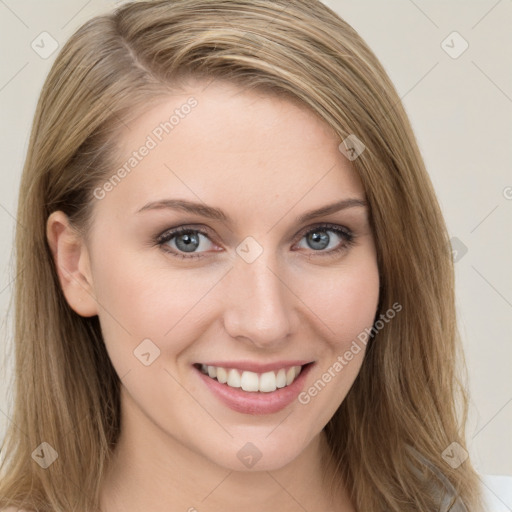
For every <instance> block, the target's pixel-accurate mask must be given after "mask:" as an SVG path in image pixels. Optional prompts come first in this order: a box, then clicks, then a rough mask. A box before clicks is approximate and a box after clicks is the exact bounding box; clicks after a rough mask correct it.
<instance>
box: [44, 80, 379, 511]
mask: <svg viewBox="0 0 512 512" xmlns="http://www.w3.org/2000/svg"><path fill="white" fill-rule="evenodd" d="M190 96H193V97H194V98H196V100H197V101H198V105H197V106H196V107H195V108H194V109H192V111H191V112H190V114H189V115H187V116H185V117H184V118H183V119H181V120H180V122H179V124H178V125H177V126H175V128H174V129H173V131H172V132H171V133H170V134H168V135H165V136H164V137H163V140H162V141H161V142H160V143H159V144H158V146H157V147H156V148H154V149H152V150H151V151H150V152H149V154H148V155H147V156H146V157H145V158H143V159H142V160H141V161H140V162H139V163H138V165H137V166H136V167H135V168H134V169H133V170H132V171H131V173H130V174H128V175H127V176H126V177H125V178H124V179H123V180H122V181H121V183H119V184H118V185H117V186H115V187H114V188H113V189H112V190H111V191H109V192H108V193H106V194H105V197H104V198H103V199H101V200H95V202H94V204H93V205H92V207H93V212H94V216H93V224H92V228H91V230H90V232H89V233H88V234H87V237H86V238H82V237H80V235H78V233H77V232H76V231H75V230H74V229H73V228H72V227H71V226H70V225H69V223H68V221H67V218H66V216H65V215H64V214H63V213H62V212H55V213H53V214H52V215H51V216H50V218H49V219H48V226H47V233H48V240H49V243H50V246H51V248H52V251H53V254H54V258H55V262H56V266H57V269H58V272H59V277H60V281H61V284H62V288H63V291H64V294H65V296H66V299H67V301H68V302H69V304H70V306H71V307H72V308H73V309H74V310H75V311H76V312H77V313H78V314H80V315H83V316H92V315H99V318H100V322H101V327H102V331H103V335H104V339H105V344H106V347H107V350H108V353H109V356H110V358H111V360H112V363H113V365H114V367H115V369H116V371H117V373H118V375H119V376H120V377H121V381H122V387H121V403H122V406H121V409H122V430H121V438H120V442H119V445H118V447H117V449H116V452H115V457H114V459H113V463H112V465H111V467H110V469H109V472H108V475H107V476H106V478H105V480H104V482H103V485H102V493H101V509H102V511H103V512H105V511H108V512H110V511H118V510H123V511H128V512H130V511H137V510H152V511H153V512H160V511H162V512H163V511H165V512H168V511H169V510H171V509H172V510H183V511H186V510H194V509H195V510H198V511H201V512H202V511H213V510H223V511H225V510H227V511H231V510H233V511H234V510H237V511H238V510H244V511H256V510H269V511H272V510H276V511H277V510H279V511H280V512H281V511H283V510H303V509H306V510H308V511H316V510H318V511H320V510H322V511H325V510H342V511H351V510H355V509H354V508H353V504H352V503H351V502H350V500H349V498H348V495H347V492H346V489H345V488H344V487H343V486H342V487H341V488H340V491H339V492H336V493H334V496H332V497H330V496H329V495H328V490H327V487H326V481H325V479H323V478H322V476H321V469H322V468H323V467H325V465H326V462H325V457H326V456H327V452H328V450H327V445H326V440H325V437H324V434H323V431H322V429H323V427H324V426H325V424H326V423H327V422H328V421H329V419H330V418H331V417H332V415H333V414H334V412H335V411H336V409H337V408H338V407H339V405H340V404H341V402H342V401H343V399H344V398H345V396H346V394H347V392H348V391H349V389H350V387H351V385H352V384H353V382H354V380H355V378H356V376H357V374H358V372H359V369H360V367H361V364H362V361H363V356H364V346H363V347H362V348H363V350H361V351H360V352H359V353H358V354H356V355H354V357H353V359H352V360H351V361H350V362H349V363H348V364H347V365H346V366H345V367H344V368H343V370H342V371H341V372H339V373H338V374H336V377H335V378H333V379H332V382H330V383H328V384H327V385H326V386H325V387H324V389H323V390H322V391H321V392H319V393H318V394H317V396H315V397H313V398H312V399H311V400H310V402H309V403H308V404H301V403H299V402H298V401H297V400H295V401H294V402H293V403H292V404H291V405H290V406H288V407H286V408H285V409H284V410H282V411H279V412H277V413H273V414H265V415H257V416H256V415H251V414H243V413H240V412H235V411H233V410H231V409H229V408H228V407H226V406H225V405H224V404H222V403H221V402H220V401H218V400H217V398H216V397H215V396H213V395H212V393H211V392H210V390H209V389H208V388H207V387H206V386H205V385H204V383H203V382H202V380H201V379H200V378H199V377H198V373H197V371H196V370H194V369H193V368H192V365H193V364H194V363H196V362H201V361H208V360H228V361H229V360H231V361H232V360H250V361H257V362H261V363H263V362H267V361H276V360H295V359H304V360H308V361H315V363H316V364H315V365H314V366H313V368H312V369H311V371H310V373H309V374H308V375H307V381H306V383H305V385H304V389H307V388H309V387H310V386H312V385H313V383H314V382H315V381H317V380H318V379H319V378H320V377H321V375H322V374H323V373H324V372H325V371H327V369H328V368H329V367H332V365H333V363H334V362H335V361H336V360H337V357H338V356H340V355H343V354H344V353H345V352H346V351H347V350H348V349H349V347H350V345H351V343H352V341H353V340H354V339H355V338H356V337H357V335H358V334H359V333H361V332H362V331H363V330H364V329H365V328H370V327H371V326H372V324H373V320H374V317H375V314H376V310H377V304H378V295H379V275H378V268H377V257H376V250H375V245H374V238H373V234H372V232H371V228H370V224H369V217H368V210H367V208H366V207H364V206H363V207H361V206H356V207H351V208H346V209H344V210H341V211H338V212H336V213H331V214H327V215H323V216H322V217H319V218H317V219H314V220H311V221H308V222H305V223H301V222H298V221H297V217H298V216H299V215H301V214H304V213H305V212H307V211H309V210H312V209H317V208H320V207H321V206H324V205H328V204H331V203H333V202H336V201H339V200H340V199H345V198H358V199H361V200H364V199H365V194H364V188H363V186H362V183H361V181H360V179H359V177H358V176H357V174H356V172H355V170H354V169H353V168H352V166H351V162H350V161H349V160H348V159H346V158H345V156H344V155H343V154H342V153H341V152H340V151H339V150H338V145H339V143H340V140H339V138H338V137H337V136H336V134H335V133H334V132H333V130H332V129H331V128H330V127H329V126H328V125H327V124H326V123H325V122H324V121H323V120H321V119H319V118H318V117H317V116H316V115H315V114H313V113H312V112H311V111H309V110H307V109H306V108H304V107H302V106H301V105H299V104H297V103H295V102H291V101H288V100H284V99H282V98H277V97H273V96H269V95H264V94H261V93H256V92H254V91H252V92H247V91H241V90H240V89H238V88H237V87H236V86H234V85H231V84H228V83H222V82H219V81H216V82H214V83H213V84H211V85H209V86H208V87H206V85H205V84H204V83H200V82H198V83H193V82H189V83H188V84H187V86H186V87H185V88H184V89H182V90H180V91H179V92H178V93H177V94H173V95H169V96H168V97H166V98H165V99H164V100H163V101H162V103H160V104H159V105H157V106H153V107H151V108H150V109H149V110H148V111H147V112H145V113H144V114H142V115H141V116H140V117H138V118H137V120H136V121H135V122H133V123H132V124H131V125H130V126H129V129H126V130H125V131H124V132H123V133H120V134H119V147H120V159H119V165H120V166H122V165H123V163H124V162H125V161H126V160H127V158H128V157H129V156H130V155H131V153H132V152H133V151H134V150H137V149H138V148H139V147H140V146H141V145H142V144H143V143H144V141H145V140H146V138H147V136H148V135H149V134H151V133H152V130H154V128H155V127H156V126H158V125H159V123H160V122H162V121H163V120H165V119H168V118H169V115H170V113H172V111H173V110H174V109H175V108H178V107H180V105H182V104H183V103H185V102H186V100H187V98H189V97H190ZM113 172H115V170H113ZM100 186H101V184H100ZM170 198H179V199H187V200H191V201H196V202H203V203H205V204H207V205H209V206H214V207H217V208H220V209H222V210H223V211H224V212H225V213H226V215H229V217H230V218H231V219H232V224H228V223H226V222H223V221H220V220H212V219H209V218H205V217H203V216H201V215H198V214H190V213H185V212H183V211H178V210H173V209H168V208H161V209H148V210H146V211H143V212H139V213H137V212H138V211H139V210H140V209H141V208H142V207H143V206H144V205H146V204H148V203H150V202H154V201H159V200H163V199H170ZM323 222H328V223H332V224H335V225H337V226H340V227H346V228H348V229H349V230H350V231H351V232H352V233H353V234H354V235H355V239H354V244H353V245H352V246H347V245H346V244H345V239H344V238H343V237H342V236H340V235H337V234H336V233H335V232H332V231H329V230H328V229H327V230H326V229H325V228H324V229H323V230H322V231H320V233H323V234H324V235H325V234H327V235H328V236H329V240H330V241H329V246H328V247H327V248H323V249H318V248H315V247H318V246H315V245H313V246H311V245H310V243H311V242H310V243H309V244H308V236H307V233H308V231H310V229H311V228H312V227H315V226H317V225H318V224H319V223H323ZM183 225H186V226H187V227H192V228H196V229H197V228H199V229H205V230H206V231H207V232H208V236H207V237H202V236H201V237H200V240H201V242H200V244H201V245H200V246H199V247H198V248H197V249H196V252H195V253H193V254H196V255H197V254H199V256H200V257H198V258H191V259H188V260H187V259H180V258H178V257H175V256H173V255H172V254H171V252H172V250H174V251H175V252H177V253H180V252H181V254H185V255H188V254H190V253H187V252H184V251H183V250H182V251H180V250H179V248H178V246H177V245H176V242H177V239H176V238H175V239H174V240H173V241H169V242H167V243H166V245H163V246H159V245H158V244H157V243H155V242H154V238H155V237H156V236H158V235H159V234H161V233H162V232H164V231H166V230H169V229H170V228H174V227H178V226H183ZM191 225H192V226H191ZM313 231H314V230H313ZM247 236H251V237H253V238H254V239H255V240H256V241H257V242H258V244H259V245H260V246H261V247H262V249H263V252H262V254H261V255H260V256H259V257H258V258H256V259H255V260H254V261H253V262H252V263H247V262H246V261H245V260H244V259H242V258H241V257H240V256H239V255H238V253H237V252H236V249H237V247H238V246H239V244H240V243H241V242H242V241H243V240H244V239H245V238H246V237H247ZM181 240H182V238H181ZM179 247H183V244H181V245H180V246H179ZM337 247H342V248H343V249H342V250H341V251H340V252H339V253H337V254H334V253H331V255H330V256H329V255H328V252H329V251H330V250H332V249H334V248H337ZM164 248H167V249H168V251H167V252H166V251H165V249H164ZM169 251H171V252H169ZM147 338H149V339H150V340H151V341H152V343H154V344H155V345H156V346H157V347H158V348H159V350H160V355H159V357H157V358H156V359H155V360H154V361H153V362H152V363H151V364H150V365H149V366H146V365H144V364H142V363H141V362H140V361H139V360H138V359H137V358H136V357H135V356H134V353H133V351H134V350H135V349H136V347H137V346H138V345H139V344H140V343H141V341H142V340H144V339H147ZM247 442H251V443H252V444H254V445H255V446H256V447H257V448H258V450H259V451H260V452H261V454H262V457H261V459H260V460H259V461H258V462H257V463H256V464H255V465H254V466H253V467H252V468H247V467H245V466H244V465H243V464H242V463H241V462H240V460H239V459H238V458H237V453H238V451H239V450H240V449H241V448H242V447H243V446H244V445H245V444H246V443H247ZM330 471H331V470H330Z"/></svg>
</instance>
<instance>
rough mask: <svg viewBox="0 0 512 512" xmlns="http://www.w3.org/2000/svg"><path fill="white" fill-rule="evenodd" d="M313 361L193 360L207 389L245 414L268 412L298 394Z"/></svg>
mask: <svg viewBox="0 0 512 512" xmlns="http://www.w3.org/2000/svg"><path fill="white" fill-rule="evenodd" d="M314 364H315V363H314V362H309V363H308V362H306V363H305V362H303V361H293V362H287V363H278V364H273V365H252V364H250V363H229V366H233V367H229V366H228V363H224V365H222V364H221V363H217V364H213V363H212V364H202V363H196V364H194V365H193V367H194V368H195V370H196V372H197V375H198V377H199V378H200V379H201V380H202V381H203V383H204V384H206V386H207V388H208V389H209V390H210V392H211V393H212V394H213V395H214V396H216V398H217V399H218V400H220V402H221V403H222V404H224V405H227V406H228V407H229V408H230V409H232V410H234V411H237V412H241V413H244V414H271V413H275V412H278V411H280V410H282V409H284V408H285V407H287V406H288V405H290V404H291V403H292V402H293V401H294V400H295V399H296V398H297V396H298V395H299V393H300V391H301V390H302V388H303V387H304V382H305V379H306V376H307V374H308V373H309V371H310V369H311V367H312V366H313V365H314ZM249 368H250V369H249ZM254 370H259V371H254Z"/></svg>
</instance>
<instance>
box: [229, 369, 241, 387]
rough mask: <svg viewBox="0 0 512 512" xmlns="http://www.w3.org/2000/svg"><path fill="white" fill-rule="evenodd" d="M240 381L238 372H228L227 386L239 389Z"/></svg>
mask: <svg viewBox="0 0 512 512" xmlns="http://www.w3.org/2000/svg"><path fill="white" fill-rule="evenodd" d="M241 380H242V379H241V378H240V373H239V371H238V370H229V371H228V386H231V387H232V388H239V387H240V386H241V385H242V383H241V382H240V381H241Z"/></svg>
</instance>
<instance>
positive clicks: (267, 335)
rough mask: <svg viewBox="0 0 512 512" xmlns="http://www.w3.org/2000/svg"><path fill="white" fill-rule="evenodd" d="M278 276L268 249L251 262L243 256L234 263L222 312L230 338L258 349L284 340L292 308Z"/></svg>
mask: <svg viewBox="0 0 512 512" xmlns="http://www.w3.org/2000/svg"><path fill="white" fill-rule="evenodd" d="M240 246H241V247H243V246H242V244H240ZM239 248H240V247H239ZM253 256H254V254H253ZM280 273H281V271H280V270H279V265H278V263H277V259H276V257H275V253H274V252H272V251H270V249H267V250H263V251H261V252H260V254H259V255H258V256H257V257H256V258H255V259H254V260H252V261H251V259H250V258H249V259H244V257H243V253H242V256H240V257H237V258H236V259H235V263H234V268H233V270H232V271H231V272H230V274H231V276H230V280H229V290H228V299H227V306H226V309H225V311H224V314H225V326H226V329H227V330H228V332H229V334H230V335H231V336H232V337H237V336H242V337H245V338H248V339H250V340H251V341H252V342H253V343H254V344H257V345H260V346H263V345H269V344H275V343H278V342H280V341H282V340H283V339H284V338H286V336H287V335H288V333H289V330H290V313H291V305H292V304H291V301H290V293H289V290H287V287H286V285H285V279H284V276H281V275H280ZM283 281H284V282H283Z"/></svg>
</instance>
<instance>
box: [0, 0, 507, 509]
mask: <svg viewBox="0 0 512 512" xmlns="http://www.w3.org/2000/svg"><path fill="white" fill-rule="evenodd" d="M120 3H121V2H117V4H120ZM325 3H326V4H327V5H329V6H330V7H331V8H333V9H334V10H335V11H337V12H338V13H339V14H340V15H341V16H342V17H343V18H344V19H345V20H346V21H348V22H349V23H350V24H351V25H352V26H353V27H354V28H355V29H356V30H357V31H358V32H359V33H360V34H361V36H362V37H363V38H364V39H365V40H366V42H367V43H368V44H369V46H370V47H371V48H372V49H373V51H374V52H375V53H376V55H377V57H378V58H379V59H380V60H381V62H382V63H383V65H384V67H385V68H386V70H387V72H388V73H389V75H390V77H391V79H392V80H393V82H394V83H395V85H396V87H397V90H398V92H399V94H400V96H401V97H402V99H403V102H404V104H405V107H406V110H407V112H408V114H409V116H410V118H411V121H412V125H413V128H414V130H415V132H416V136H417V138H418V141H419V145H420V149H421V152H422V154H423V157H424V159H425V162H426V165H427V169H428V170H429V173H430V176H431V178H432V181H433V183H434V187H435V189H436V191H437V194H438V197H439V200H440V203H441V206H442V209H443V212H444V215H445V218H446V221H447V224H448V228H449V231H450V234H451V236H452V237H456V238H457V239H458V240H457V241H455V242H454V246H456V247H458V248H459V249H460V248H463V249H464V247H465V248H467V252H466V253H465V254H462V252H460V251H459V253H458V258H460V259H459V260H458V261H457V263H456V278H457V306H458V311H459V326H460V329H461V334H462V337H463V341H464V346H465V351H466V357H467V361H468V366H469V373H470V383H469V384H470V392H471V412H470V421H469V423H468V446H469V451H470V454H471V456H472V460H473V463H474V465H475V466H476V468H477V470H478V471H479V472H480V473H481V474H482V475H484V474H485V475H512V439H511V438H512V436H511V427H510V426H511V425H512V379H511V377H510V375H511V371H510V367H511V363H512V344H511V322H510V319H511V317H512V315H511V313H512V271H511V265H510V264H511V258H510V256H511V255H512V241H511V240H512V237H511V226H512V173H511V169H512V166H511V164H512V137H511V135H512V70H511V64H510V63H511V62H512V30H511V29H512V0H499V1H496V0H485V1H484V0H479V1H463V0H459V1H456V0H445V1H434V0H423V1H421V0H414V1H413V0H392V1H386V2H383V1H377V0H373V1H370V0H360V1H355V0H350V1H345V0H331V1H326V2H325ZM115 4H116V2H113V1H106V0H103V1H102V0H89V1H86V0H67V1H64V0H46V1H44V2H36V1H35V0H34V1H29V0H17V1H15V0H0V26H1V30H0V38H1V41H0V44H1V48H2V49H3V52H2V64H1V70H0V106H1V112H2V123H1V132H0V144H1V155H2V165H1V169H2V170H1V174H0V185H1V186H0V236H1V238H2V244H1V246H0V268H1V273H0V313H2V318H4V321H3V323H2V344H3V346H4V347H5V350H2V351H1V353H0V356H2V359H3V358H5V360H1V361H0V362H1V370H0V390H1V396H0V411H1V414H0V427H1V431H0V434H2V433H3V431H4V429H5V426H6V425H7V422H8V421H9V419H8V418H9V409H10V401H9V395H8V390H9V388H8V381H9V379H10V376H11V367H12V347H11V345H10V341H9V340H10V337H9V332H10V327H9V321H10V318H9V317H7V316H6V315H7V306H8V303H9V300H10V296H11V292H12V286H13V281H14V280H15V276H14V272H13V269H12V265H11V263H12V261H11V250H12V235H13V230H14V227H15V225H16V221H15V218H14V217H15V211H16V203H17V189H18V184H19V178H20V174H21V169H22V164H23V161H24V156H25V151H26V149H27V145H28V138H29V131H30V126H31V122H32V117H33V113H34V109H35V105H36V101H37V97H38V94H39V91H40V88H41V86H42V83H43V80H44V78H45V76H46V74H47V72H48V70H49V68H50V65H51V63H52V62H53V60H54V58H55V56H56V53H57V52H55V53H53V54H52V55H50V56H49V57H47V58H46V59H45V58H42V57H41V56H39V55H38V54H37V53H36V52H35V51H34V50H33V49H32V47H31V43H32V42H33V41H35V43H38V44H39V46H40V47H42V45H43V43H42V42H41V38H46V39H45V41H46V43H45V46H44V48H46V51H47V50H48V49H49V48H50V46H49V44H50V43H49V41H50V40H49V39H48V38H47V36H41V35H40V34H41V33H42V32H44V31H46V32H48V33H49V34H50V35H51V36H52V37H53V38H54V39H55V40H56V41H57V42H58V43H59V47H60V46H62V44H63V43H64V42H65V41H66V39H67V38H68V37H69V36H70V34H71V33H72V32H73V31H74V30H75V29H76V28H77V27H78V26H79V25H81V24H82V23H83V22H84V21H85V20H87V19H89V18H90V17H92V16H94V15H96V14H100V13H102V12H104V11H106V10H109V9H110V8H111V7H113V6H114V5H115ZM454 31H456V32H458V33H459V34H460V37H459V36H457V35H453V34H452V33H453V32H454ZM451 34H452V35H451ZM443 41H445V42H444V43H443ZM464 41H466V42H467V44H468V45H469V46H468V48H467V50H466V51H464V52H463V53H462V54H460V55H459V56H457V58H454V56H456V54H458V53H459V52H460V51H461V50H462V49H463V47H464V45H465V43H464ZM40 51H43V49H42V48H41V50H40ZM447 52H451V54H452V56H450V55H449V53H447ZM461 255H462V257H461ZM34 321H37V319H34ZM4 353H5V354H4ZM2 435H3V434H2ZM488 485H491V484H488ZM504 489H505V487H503V488H500V489H498V487H496V488H494V489H493V491H494V492H495V494H498V496H499V497H500V498H501V500H502V502H503V501H506V502H507V506H506V508H503V509H502V510H512V502H510V501H508V500H509V499H511V498H510V496H509V495H507V496H508V497H506V496H505V494H506V491H505V490H504ZM500 493H501V494H500ZM496 510H497V509H496Z"/></svg>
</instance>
